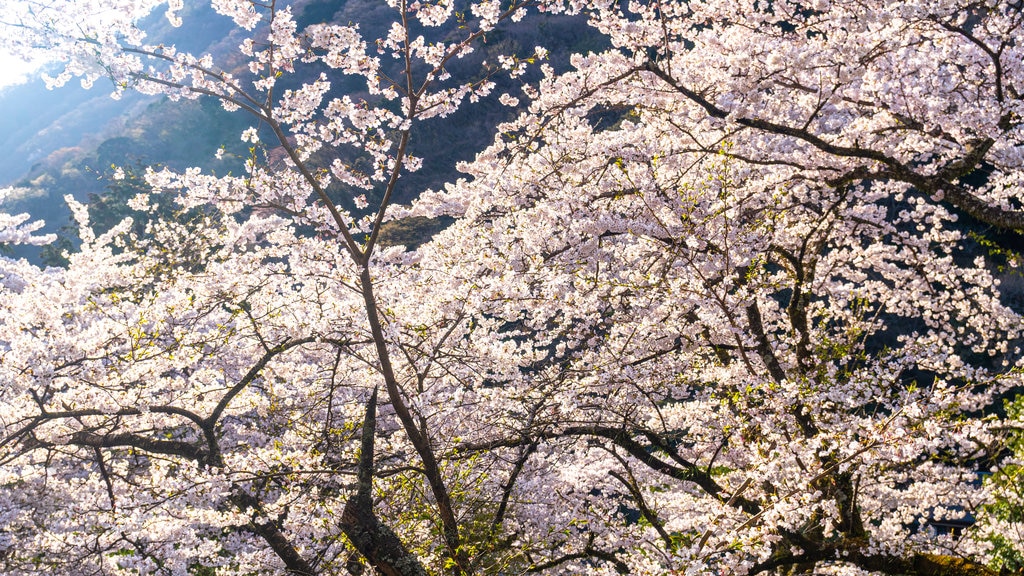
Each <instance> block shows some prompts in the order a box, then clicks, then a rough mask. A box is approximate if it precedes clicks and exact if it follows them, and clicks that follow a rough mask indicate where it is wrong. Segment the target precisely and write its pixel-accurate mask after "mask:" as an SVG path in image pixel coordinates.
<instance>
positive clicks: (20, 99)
mask: <svg viewBox="0 0 1024 576" xmlns="http://www.w3.org/2000/svg"><path fill="white" fill-rule="evenodd" d="M292 8H293V9H294V10H295V12H296V15H297V19H298V22H299V24H300V25H308V24H314V23H321V22H339V23H347V22H359V25H360V27H361V28H362V29H363V30H366V31H368V33H370V34H379V33H383V32H386V29H387V27H388V26H390V22H391V20H390V17H391V13H390V11H389V10H385V9H381V7H380V6H379V3H378V2H373V1H364V0H346V1H338V0H308V1H303V2H296V3H294V4H293V5H292ZM183 17H185V18H188V20H189V21H190V22H195V23H197V25H195V26H191V27H189V28H188V29H179V28H174V27H171V26H169V25H168V23H167V22H166V20H163V19H162V18H161V17H160V16H153V17H150V18H149V19H148V20H147V21H146V22H145V23H144V24H143V25H144V27H146V28H147V30H148V33H149V35H150V37H152V38H153V39H154V40H155V41H157V42H160V43H165V44H168V45H171V44H173V45H176V46H178V47H179V48H180V49H182V50H189V51H193V52H210V53H211V54H214V55H217V56H218V57H222V58H224V59H225V61H226V62H227V66H228V68H229V69H231V70H232V72H234V73H238V74H240V75H241V76H242V77H245V76H246V74H247V72H246V71H245V70H244V69H243V68H242V66H243V63H242V62H241V61H240V60H239V59H238V58H237V56H234V55H233V52H234V49H235V45H236V44H237V43H238V42H239V41H240V40H239V34H238V33H237V32H234V33H233V27H232V25H231V20H230V19H229V18H226V17H224V16H221V15H219V14H217V13H216V12H215V11H214V10H212V9H211V8H210V7H209V6H208V5H205V4H202V3H198V4H189V5H188V6H187V7H186V9H185V11H184V12H183ZM450 26H451V27H452V29H457V27H458V24H457V23H452V24H450ZM539 44H544V45H545V46H546V47H547V49H548V50H549V51H551V52H552V58H551V62H552V63H554V64H556V65H558V66H560V67H561V68H565V67H566V66H567V65H568V57H569V54H572V53H575V52H580V51H583V52H587V51H595V50H600V49H601V48H603V47H604V46H606V45H607V39H605V38H603V37H602V36H601V35H600V34H597V33H596V32H595V31H593V30H592V29H590V28H589V27H587V26H586V23H585V21H584V20H583V19H581V18H573V17H564V16H553V17H547V18H539V19H537V20H535V21H532V22H530V23H524V24H520V25H515V26H508V27H506V28H504V29H502V30H496V31H494V32H493V33H492V34H490V35H489V37H488V38H487V41H486V42H484V43H482V45H481V46H480V49H479V50H478V51H477V52H476V53H475V54H473V55H471V56H469V57H467V58H466V59H465V60H464V61H460V62H457V63H455V64H453V66H452V71H453V72H454V73H476V72H471V71H475V70H480V69H481V66H480V65H481V62H483V61H485V60H488V59H489V60H490V61H491V62H492V63H493V62H496V61H497V59H498V56H500V55H502V56H503V55H507V54H525V53H526V52H529V51H530V50H532V48H533V46H537V45H539ZM317 73H318V72H317V69H316V68H315V67H309V68H303V69H301V70H298V71H297V73H296V74H294V75H292V76H289V77H288V78H286V79H284V80H283V81H282V86H283V87H295V86H298V85H301V83H303V82H307V81H309V80H311V79H313V78H315V75H316V74H317ZM482 73H486V72H482ZM496 80H498V82H499V85H498V88H499V89H501V90H508V89H511V88H514V83H512V82H510V81H509V80H508V79H507V78H504V77H499V78H497V79H496ZM112 89H113V86H112V85H111V84H110V81H109V80H107V79H105V78H100V79H98V80H97V81H96V82H95V86H94V87H93V88H92V90H80V89H78V88H77V87H74V88H65V89H63V90H60V91H56V92H54V91H52V90H47V89H46V87H45V84H44V83H43V82H42V81H41V80H40V81H36V82H33V83H31V84H29V85H27V86H18V87H13V88H10V89H8V90H7V91H6V92H4V93H0V105H4V106H5V108H6V109H7V110H9V112H7V113H5V114H4V115H3V116H2V117H0V128H4V129H5V130H3V132H2V133H3V134H5V135H6V137H5V138H4V139H3V140H0V144H3V145H4V146H5V148H6V149H8V150H11V151H13V152H14V153H12V154H8V155H6V156H5V157H4V158H2V159H0V183H3V182H6V185H8V186H13V187H14V188H15V190H14V191H13V193H12V194H11V195H9V197H8V198H7V200H6V202H5V204H4V208H5V209H7V210H8V211H10V212H22V211H25V212H29V213H32V214H33V215H35V216H36V217H38V218H41V219H43V220H45V221H46V223H47V226H46V227H45V228H44V230H45V231H47V232H58V233H59V235H60V236H61V238H62V241H61V242H60V244H59V245H55V246H53V247H51V248H50V249H49V250H43V251H42V254H43V256H42V261H43V262H45V263H49V264H61V263H62V262H63V259H62V258H61V257H60V256H59V253H60V252H61V251H62V250H64V249H66V248H68V247H70V246H73V245H77V238H75V233H74V230H73V228H74V227H73V226H67V225H68V224H69V223H70V217H71V215H70V212H69V211H68V209H67V206H66V205H65V203H64V201H63V197H64V196H65V195H67V194H70V195H72V196H73V197H75V198H76V199H77V200H79V201H82V202H88V203H90V204H91V205H93V207H94V208H96V209H97V210H98V211H99V214H97V217H98V218H99V220H98V222H99V224H100V226H101V228H103V229H106V228H109V226H111V225H112V224H113V223H114V221H115V220H119V218H117V215H118V214H120V213H121V212H123V209H116V208H113V207H112V206H111V202H113V201H115V200H114V196H116V195H112V194H110V185H111V183H112V182H111V176H112V175H113V174H114V171H115V167H116V166H126V165H127V166H135V167H140V168H141V167H142V166H146V165H161V166H167V167H170V168H173V169H177V170H181V169H184V168H186V167H188V166H198V167H201V168H203V169H206V170H215V171H217V172H219V173H221V174H226V173H230V172H235V173H237V172H238V171H239V169H240V168H241V167H242V164H243V161H244V159H245V158H246V157H247V156H248V147H247V146H246V145H245V144H244V143H243V142H241V141H240V140H239V138H238V136H239V134H241V132H242V130H244V129H245V128H246V127H248V126H249V119H248V118H245V117H244V116H240V115H237V114H231V113H228V112H227V111H225V110H224V109H223V107H221V106H220V104H219V103H218V102H216V101H215V100H205V101H169V100H166V99H163V98H152V97H150V98H140V97H139V96H138V95H137V94H131V93H129V94H127V95H125V96H124V97H123V98H118V99H116V100H115V99H112V98H109V97H108V93H109V91H110V90H112ZM331 93H332V94H338V95H340V94H348V95H350V97H352V98H356V99H358V98H363V97H366V96H367V94H366V91H365V86H362V87H361V86H360V85H359V84H358V82H345V81H342V82H336V83H335V85H334V86H333V87H332V92H331ZM514 114H515V111H514V110H510V109H509V108H508V107H506V106H502V105H500V104H499V103H498V102H497V99H496V98H487V99H484V101H483V102H480V103H479V105H478V106H476V107H474V109H473V110H459V111H457V112H455V114H454V115H453V116H452V117H451V118H450V119H449V120H448V121H447V122H444V123H437V124H434V125H431V126H429V127H427V128H426V129H427V132H425V133H424V134H423V137H422V138H420V139H417V140H416V141H415V142H414V143H413V147H412V152H413V153H414V154H416V155H419V156H422V157H424V158H428V159H429V160H430V161H428V162H426V169H424V170H422V171H420V172H418V173H415V174H412V175H410V176H409V180H408V182H406V185H404V186H403V187H402V189H401V190H400V191H399V200H400V201H403V202H404V201H408V200H411V199H412V198H413V197H415V195H416V194H417V193H418V191H419V190H425V189H428V188H438V187H440V186H442V185H443V184H444V183H445V182H448V181H452V180H454V179H455V178H456V177H457V176H458V173H457V171H456V170H455V165H456V163H458V162H464V161H468V160H471V159H472V157H473V155H474V154H475V151H476V150H480V149H482V148H483V147H485V146H486V145H487V144H488V143H490V141H491V139H492V138H493V137H494V132H495V130H494V127H495V126H496V125H497V124H498V123H500V122H503V121H506V120H508V119H510V118H511V117H512V116H513V115H514ZM4 121H6V125H4V124H2V122H4ZM222 148H223V150H224V151H223V152H222V153H221V155H220V156H218V150H221V149H222ZM104 198H105V199H104ZM116 201H117V202H123V201H124V199H123V198H121V199H117V200H116ZM121 206H123V204H121ZM110 209H113V210H114V212H113V213H111V214H110V215H109V216H104V215H103V214H105V213H106V212H105V211H107V210H110ZM108 220H109V221H108ZM412 222H416V221H412ZM397 226H398V228H397V229H396V230H394V232H395V233H397V234H399V235H400V236H401V237H403V238H404V237H406V236H409V235H410V234H411V235H412V238H414V239H415V238H418V237H419V236H420V235H421V234H427V235H429V230H430V229H432V228H431V226H429V225H428V226H427V227H426V228H425V229H424V230H422V231H420V230H419V228H417V227H415V226H413V227H411V228H410V225H409V223H405V224H402V225H397ZM62 227H64V228H63V229H61V228H62ZM406 229H407V230H406ZM71 240H74V242H71ZM39 252H40V249H39V247H32V246H21V247H18V248H16V249H15V252H14V253H15V254H18V255H20V256H26V257H29V258H30V259H31V260H33V261H36V262H38V261H39V260H40V256H39Z"/></svg>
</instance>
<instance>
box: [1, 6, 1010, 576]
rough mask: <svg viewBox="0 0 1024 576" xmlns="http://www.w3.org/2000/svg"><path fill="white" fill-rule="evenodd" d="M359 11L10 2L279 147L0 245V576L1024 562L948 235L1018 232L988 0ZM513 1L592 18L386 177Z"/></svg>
mask: <svg viewBox="0 0 1024 576" xmlns="http://www.w3.org/2000/svg"><path fill="white" fill-rule="evenodd" d="M181 4H182V2H181V1H180V0H179V1H177V2H174V1H172V2H168V3H167V5H168V9H169V10H168V17H169V18H170V19H171V20H172V22H175V23H177V21H178V19H179V16H178V15H177V14H178V12H179V11H180V10H181V8H182V6H181ZM388 4H389V6H390V8H391V9H392V10H393V11H394V12H393V13H394V16H395V22H394V24H393V25H392V27H391V29H390V31H389V32H388V33H387V34H386V35H385V36H384V37H381V38H379V39H365V38H363V37H362V35H361V34H362V32H361V30H360V28H359V26H358V25H355V24H350V25H344V26H343V25H335V24H315V25H312V26H309V27H308V28H306V29H299V28H298V26H297V24H296V19H295V17H294V16H293V14H292V10H291V8H289V7H288V6H285V5H284V3H282V2H276V1H271V2H268V3H256V2H250V1H243V0H219V1H216V2H213V6H214V8H215V9H216V10H217V11H218V12H220V13H222V14H225V15H228V16H230V17H232V18H234V20H235V22H236V23H237V24H238V26H239V30H240V32H239V34H240V36H239V43H240V54H241V56H243V57H244V58H245V59H246V61H247V62H248V71H247V72H246V71H245V70H244V69H243V70H242V71H241V72H236V73H235V74H232V73H230V72H229V71H228V70H226V69H223V68H221V65H220V64H219V63H218V62H216V61H215V58H213V57H212V56H208V55H190V54H183V53H180V52H178V51H176V50H175V49H174V48H173V47H170V46H164V45H157V46H149V45H146V43H145V37H144V35H142V34H141V31H139V30H137V29H136V28H135V27H134V24H133V23H134V22H136V21H137V20H138V17H139V15H140V14H141V13H142V12H138V13H137V12H133V11H134V10H136V9H140V10H142V11H143V12H145V10H148V9H151V8H152V7H153V6H151V5H144V3H139V2H114V1H113V0H93V1H92V2H80V1H76V2H73V3H52V2H50V3H35V2H22V3H15V5H13V6H4V8H5V10H4V13H5V14H6V16H5V18H4V20H5V21H7V22H8V24H11V25H16V27H17V29H18V30H21V31H22V32H21V33H20V35H18V36H11V38H13V39H14V40H12V41H19V39H20V41H23V42H24V43H25V45H31V46H36V47H38V46H41V45H42V46H46V47H47V49H48V50H50V51H51V53H52V54H55V55H56V56H57V57H58V59H60V60H62V61H64V62H67V67H66V69H65V71H64V73H62V74H59V75H58V76H57V77H56V78H55V82H57V83H60V82H63V81H67V80H69V79H70V78H73V77H75V76H82V77H83V78H84V80H85V81H86V82H87V83H91V82H93V81H94V80H96V79H98V78H99V77H101V76H109V77H111V78H112V79H113V81H114V83H115V86H117V89H118V90H125V89H139V90H143V91H147V92H156V93H165V94H168V95H170V96H172V97H186V98H191V97H214V98H219V99H220V100H221V101H222V102H223V103H224V105H225V106H227V107H229V108H240V109H243V110H244V111H245V112H248V113H249V114H251V115H253V117H254V118H255V120H256V126H255V127H254V128H253V129H252V130H250V131H247V132H246V133H245V135H244V138H246V139H249V140H250V141H251V142H252V143H253V145H254V147H255V146H258V145H259V144H260V142H259V139H260V137H261V136H263V137H268V136H272V138H273V139H274V142H273V145H272V146H273V147H275V148H277V149H279V150H280V151H282V152H283V157H285V158H287V160H286V161H284V162H275V163H261V162H258V161H257V159H258V158H259V155H256V154H254V156H253V159H252V160H251V161H250V162H249V164H248V166H247V173H246V174H245V175H243V176H227V177H220V176H215V175H211V174H203V173H200V172H199V171H196V170H189V171H185V172H183V173H172V172H170V171H166V170H165V171H161V172H150V173H149V175H148V180H149V184H150V185H151V186H152V187H153V194H174V193H177V194H179V195H180V196H179V202H180V203H181V204H182V205H183V206H184V207H187V208H198V209H200V210H202V211H203V217H202V218H195V219H192V220H189V224H188V225H183V224H181V223H176V222H156V223H153V224H151V226H150V229H149V231H148V234H147V235H146V236H144V237H135V236H134V234H135V233H136V232H135V231H134V230H133V227H132V226H131V222H130V221H126V222H124V223H122V225H120V226H118V227H115V228H114V229H113V230H111V231H109V232H106V233H104V234H101V235H96V234H93V233H91V232H90V229H89V226H88V214H87V213H86V212H87V211H86V210H85V209H84V207H81V206H78V205H76V204H74V203H72V207H73V210H74V211H75V214H76V218H77V219H78V221H79V223H80V224H81V229H82V237H83V246H82V249H81V251H80V252H78V253H76V254H72V255H69V258H70V265H69V267H68V269H67V270H63V271H62V270H53V269H50V270H46V271H42V270H39V269H36V268H34V267H31V266H29V265H27V264H25V263H23V262H20V263H19V262H14V261H4V262H3V264H2V266H3V272H2V274H3V278H4V283H3V291H2V292H0V307H2V316H0V318H2V321H0V379H2V380H0V382H2V386H0V403H2V407H0V419H2V420H0V426H2V432H0V517H2V526H3V528H2V529H0V564H2V567H3V571H4V572H5V573H10V574H30V573H48V574H49V573H60V574H138V573H145V574H150V573H153V574H163V573H170V574H184V573H195V574H213V573H216V574H257V573H280V572H282V571H285V572H289V573H293V574H340V573H345V572H346V571H348V572H351V573H360V572H361V571H363V570H365V567H364V563H368V564H370V565H371V566H372V568H373V569H374V570H376V571H377V572H378V573H381V574H422V573H436V574H448V573H451V574H470V573H493V574H520V573H533V572H546V573H594V574H602V573H607V574H614V573H632V574H761V573H777V574H791V573H818V574H866V573H880V574H919V575H932V574H934V575H937V574H946V575H957V574H964V575H969V574H997V573H999V570H1001V569H1004V570H1007V571H1009V570H1018V569H1019V568H1020V567H1021V563H1020V558H1021V554H1022V553H1024V542H1022V541H1021V539H1020V537H1019V536H1018V535H1019V530H1020V525H1019V521H1018V520H1019V518H1020V517H1021V516H1020V512H1019V511H1020V506H1021V505H1022V503H1021V499H1020V497H1019V491H1017V492H1015V491H1014V490H1013V488H1012V481H1007V479H1008V478H1014V477H1015V476H1014V475H1015V474H1016V472H1015V470H1017V460H1016V459H1017V458H1019V454H1018V455H1017V456H1010V454H1011V453H1012V450H1011V451H1010V452H1007V451H1005V450H1004V449H1003V447H1004V439H1005V438H1006V435H1007V434H1010V435H1011V437H1012V435H1013V434H1015V433H1016V432H1015V431H1018V430H1019V429H1020V426H1021V424H1020V422H1018V421H1016V420H1015V418H1016V416H1015V415H1016V414H1017V413H1018V412H1016V411H1012V410H1011V411H1010V412H1009V413H1008V414H1009V415H1008V416H1006V417H1003V418H1002V419H1001V418H1000V416H998V414H999V413H1000V412H999V411H998V410H996V408H997V407H998V406H999V402H1001V401H1002V399H1003V398H1004V397H1007V396H1009V395H1010V394H1012V393H1013V392H1014V391H1015V389H1017V387H1019V386H1020V384H1021V382H1020V376H1019V371H1020V368H1021V354H1020V350H1019V348H1018V345H1019V341H1020V339H1021V334H1020V331H1021V317H1020V314H1019V310H1016V309H1014V308H1013V307H1012V306H1011V305H1010V304H1009V303H1010V302H1011V298H1010V297H1011V296H1012V295H1011V294H1009V293H1008V292H1007V291H1006V290H1004V288H1003V286H1002V285H1001V284H1000V278H999V277H998V275H996V274H995V273H994V271H993V268H992V267H990V265H989V264H988V263H987V262H986V260H985V253H984V251H982V250H980V249H979V246H978V245H977V244H976V242H975V241H974V240H972V239H971V238H972V236H970V235H969V231H970V230H975V231H976V230H978V229H981V227H982V226H985V225H991V226H995V227H999V228H1002V229H1007V230H1011V231H1017V232H1020V231H1022V229H1024V225H1022V224H1024V222H1022V220H1021V209H1022V205H1021V200H1022V199H1021V182H1020V179H1021V175H1022V174H1024V171H1022V166H1021V163H1022V150H1024V139H1022V135H1021V128H1020V118H1021V114H1022V110H1021V107H1022V106H1021V94H1020V91H1021V90H1024V86H1022V83H1024V77H1022V74H1024V70H1022V69H1021V67H1022V64H1021V63H1022V62H1024V54H1022V53H1021V51H1022V50H1024V47H1022V46H1021V42H1022V40H1024V38H1022V36H1024V35H1022V31H1021V19H1022V17H1024V16H1022V14H1021V10H1022V7H1021V6H1020V5H1019V4H1015V3H994V2H993V3H983V2H936V1H934V0H932V1H928V2H924V1H921V2H911V1H907V2H900V3H891V2H873V1H865V2H859V3H852V2H835V3H830V2H827V1H819V2H813V3H791V2H780V1H775V2H744V1H725V0H722V1H715V0H708V1H703V2H698V1H694V2H689V3H681V2H663V1H653V2H632V3H629V4H628V5H626V4H624V3H605V2H587V3H582V2H580V3H572V4H566V3H561V2H554V1H545V2H535V1H523V2H519V1H513V2H511V3H510V2H498V1H487V2H479V3H470V4H467V5H466V6H463V5H461V4H459V5H456V3H450V2H445V1H439V2H413V3H407V2H401V1H398V0H393V1H390V2H388ZM18 6H21V7H22V8H24V10H21V9H20V8H18ZM296 9H298V8H296ZM76 10H82V12H76ZM541 12H556V13H557V12H569V13H583V14H584V15H585V16H586V17H587V18H588V22H589V24H590V25H591V26H594V27H595V28H596V29H597V30H599V31H601V32H602V33H604V34H607V35H608V36H609V38H610V39H611V43H612V47H611V48H610V49H608V50H606V51H604V52H602V53H599V54H586V55H574V56H573V57H572V61H571V63H572V69H571V70H570V71H568V72H565V73H556V72H555V71H554V69H553V68H551V67H548V66H545V65H542V66H541V71H542V72H543V77H542V79H541V80H540V81H539V82H538V83H536V84H533V85H525V86H524V87H523V90H522V92H523V94H522V95H520V96H526V97H528V99H529V101H530V102H529V108H528V109H527V110H524V111H523V113H522V114H521V115H520V116H519V117H518V118H517V119H516V120H515V121H513V122H509V123H507V124H504V125H501V126H499V127H497V129H498V134H497V136H496V139H495V142H494V144H493V145H492V146H491V147H489V148H488V149H487V150H484V151H481V153H480V154H479V155H478V156H477V159H476V160H475V161H474V162H472V163H469V164H466V165H464V166H462V169H463V171H464V172H465V173H466V174H467V175H468V178H467V179H464V180H460V181H458V182H456V183H453V184H451V185H449V186H447V187H446V188H445V189H444V190H440V191H424V192H423V193H422V194H421V195H420V197H419V199H418V200H417V201H416V202H414V203H413V205H411V206H406V207H400V206H397V205H395V204H394V201H393V199H394V197H395V195H396V191H397V190H398V189H399V187H401V186H402V185H403V182H404V181H403V179H402V176H403V175H404V174H406V173H408V172H409V171H411V170H414V169H416V168H417V167H418V165H419V164H420V163H421V161H420V160H419V159H417V158H413V157H411V156H410V155H409V152H408V150H409V142H410V140H411V139H412V138H415V137H416V134H417V130H418V127H419V125H420V123H422V122H443V121H444V120H443V118H444V117H445V116H447V115H448V114H449V113H451V112H453V111H454V110H455V109H456V108H458V107H459V106H461V105H462V104H463V102H464V101H471V100H475V99H477V98H480V97H483V96H486V94H487V93H488V91H490V90H491V89H492V84H491V82H490V80H489V78H488V77H487V75H486V74H484V73H483V72H482V73H481V74H480V75H478V76H477V77H475V78H451V77H449V76H450V75H449V73H448V71H447V68H448V65H449V64H450V63H451V62H452V61H453V60H454V59H458V58H460V57H464V56H465V55H466V54H467V53H468V52H469V51H471V50H472V49H474V48H477V47H479V46H480V45H481V44H482V43H483V42H484V40H485V36H486V34H487V33H488V32H490V31H491V30H493V29H494V27H495V26H500V25H501V23H502V22H503V21H505V20H519V19H520V18H534V17H538V14H539V13H541ZM98 15H99V16H98ZM452 23H454V25H453V24H452ZM182 24H183V25H185V26H187V25H188V21H187V19H185V20H184V22H182ZM421 34H422V36H421ZM432 36H433V37H432ZM543 54H544V50H543V49H541V48H538V49H537V50H535V54H534V56H538V57H539V56H542V55H543ZM515 56H517V55H507V57H506V58H502V60H501V63H502V65H504V66H505V67H507V68H509V69H510V70H511V72H512V74H513V75H517V74H518V73H519V72H521V67H522V66H525V65H527V64H528V58H526V57H525V55H518V57H515ZM304 68H307V69H308V68H311V69H313V70H322V74H321V73H319V72H315V73H312V74H307V75H305V76H301V78H302V79H303V80H304V81H305V83H304V84H302V85H301V86H296V85H295V84H296V83H294V82H293V83H291V84H289V83H288V82H287V79H288V78H290V77H293V76H292V75H293V74H297V73H298V72H301V70H302V69H304ZM339 76H362V77H364V78H366V83H367V92H368V93H369V94H370V96H371V98H374V99H375V100H372V101H363V102H356V101H353V100H352V99H351V98H350V97H347V96H342V95H336V94H334V93H332V92H331V82H332V81H333V80H334V78H336V77H339ZM282 85H285V86H289V87H288V88H287V89H283V88H281V86H282ZM515 99H516V97H515V96H504V97H503V98H502V101H504V102H507V103H514V102H515ZM466 105H471V103H467V104H466ZM452 145H457V144H454V143H453V144H452ZM328 152H329V153H328ZM324 157H332V158H335V159H334V160H333V161H332V162H331V163H330V164H329V165H319V164H318V162H319V160H318V159H321V158H324ZM367 167H369V168H367ZM416 192H419V191H416ZM367 198H370V199H372V200H367ZM363 202H372V203H371V204H370V205H369V206H368V207H366V208H363V207H362V203H363ZM148 206H149V203H148V198H147V197H146V196H145V195H140V196H139V197H137V198H136V199H135V200H133V202H132V207H133V209H135V210H138V211H140V212H144V211H147V210H149V208H148ZM442 214H444V215H449V216H454V217H455V223H454V224H453V225H452V226H450V227H449V228H447V229H446V230H444V231H443V232H441V233H439V234H438V235H436V236H435V237H434V238H433V239H432V240H431V241H430V242H428V243H426V244H424V245H422V246H420V247H419V248H417V249H416V250H414V251H407V250H405V249H403V248H402V247H387V248H385V247H382V245H381V230H382V226H383V225H384V223H385V222H386V221H387V220H389V219H393V218H399V217H403V216H406V215H427V216H437V215H442ZM168 247H172V248H174V247H176V249H177V250H180V251H187V252H188V261H189V262H200V263H201V265H196V266H189V267H175V266H174V263H175V262H178V261H180V259H179V258H177V257H176V256H175V255H174V254H173V253H171V254H169V253H168ZM172 252H173V250H172ZM378 391H379V394H380V396H379V400H380V401H378ZM1015 442H1016V440H1015ZM1013 446H1015V445H1013ZM1013 446H1011V447H1013ZM1018 448H1019V447H1018ZM1018 452H1019V450H1018ZM992 471H994V472H995V474H994V475H993V478H994V479H995V480H994V481H986V480H985V478H984V477H985V476H987V474H988V473H989V472H992ZM1015 494H1018V495H1016V496H1015ZM1006 510H1010V511H1011V512H1010V513H1006ZM1014 511H1016V512H1014ZM965 519H969V520H972V521H973V523H971V522H970V521H964V522H962V523H961V527H959V528H957V529H955V530H951V531H948V530H944V529H941V528H942V527H943V526H947V525H949V521H950V520H965Z"/></svg>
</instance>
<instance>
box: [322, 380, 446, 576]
mask: <svg viewBox="0 0 1024 576" xmlns="http://www.w3.org/2000/svg"><path fill="white" fill-rule="evenodd" d="M376 411H377V390H376V389H374V391H373V395H372V396H370V401H369V402H367V404H366V417H365V419H364V420H363V438H362V445H361V446H360V453H359V470H358V480H359V483H358V488H357V489H356V493H355V495H353V496H352V497H351V498H349V500H348V502H346V503H345V510H344V511H343V512H342V515H341V529H342V530H343V531H344V532H345V535H346V536H348V539H349V540H351V541H352V544H353V545H354V546H355V547H356V550H359V553H360V554H362V555H363V556H364V557H365V558H366V560H367V561H368V562H369V563H370V565H372V566H373V567H374V568H375V569H376V570H377V572H379V573H380V574H383V575H384V576H426V574H427V573H426V571H425V570H424V569H423V566H422V565H421V564H420V562H419V559H417V558H416V556H414V555H412V554H411V553H409V551H408V550H406V548H405V546H404V545H403V544H402V541H401V540H399V539H398V536H397V535H396V534H395V533H394V531H392V530H391V529H390V528H388V527H387V526H386V525H384V524H383V523H381V521H380V520H378V519H377V516H376V514H374V513H373V495H372V487H373V441H374V435H375V434H376V430H377V416H376Z"/></svg>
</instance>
